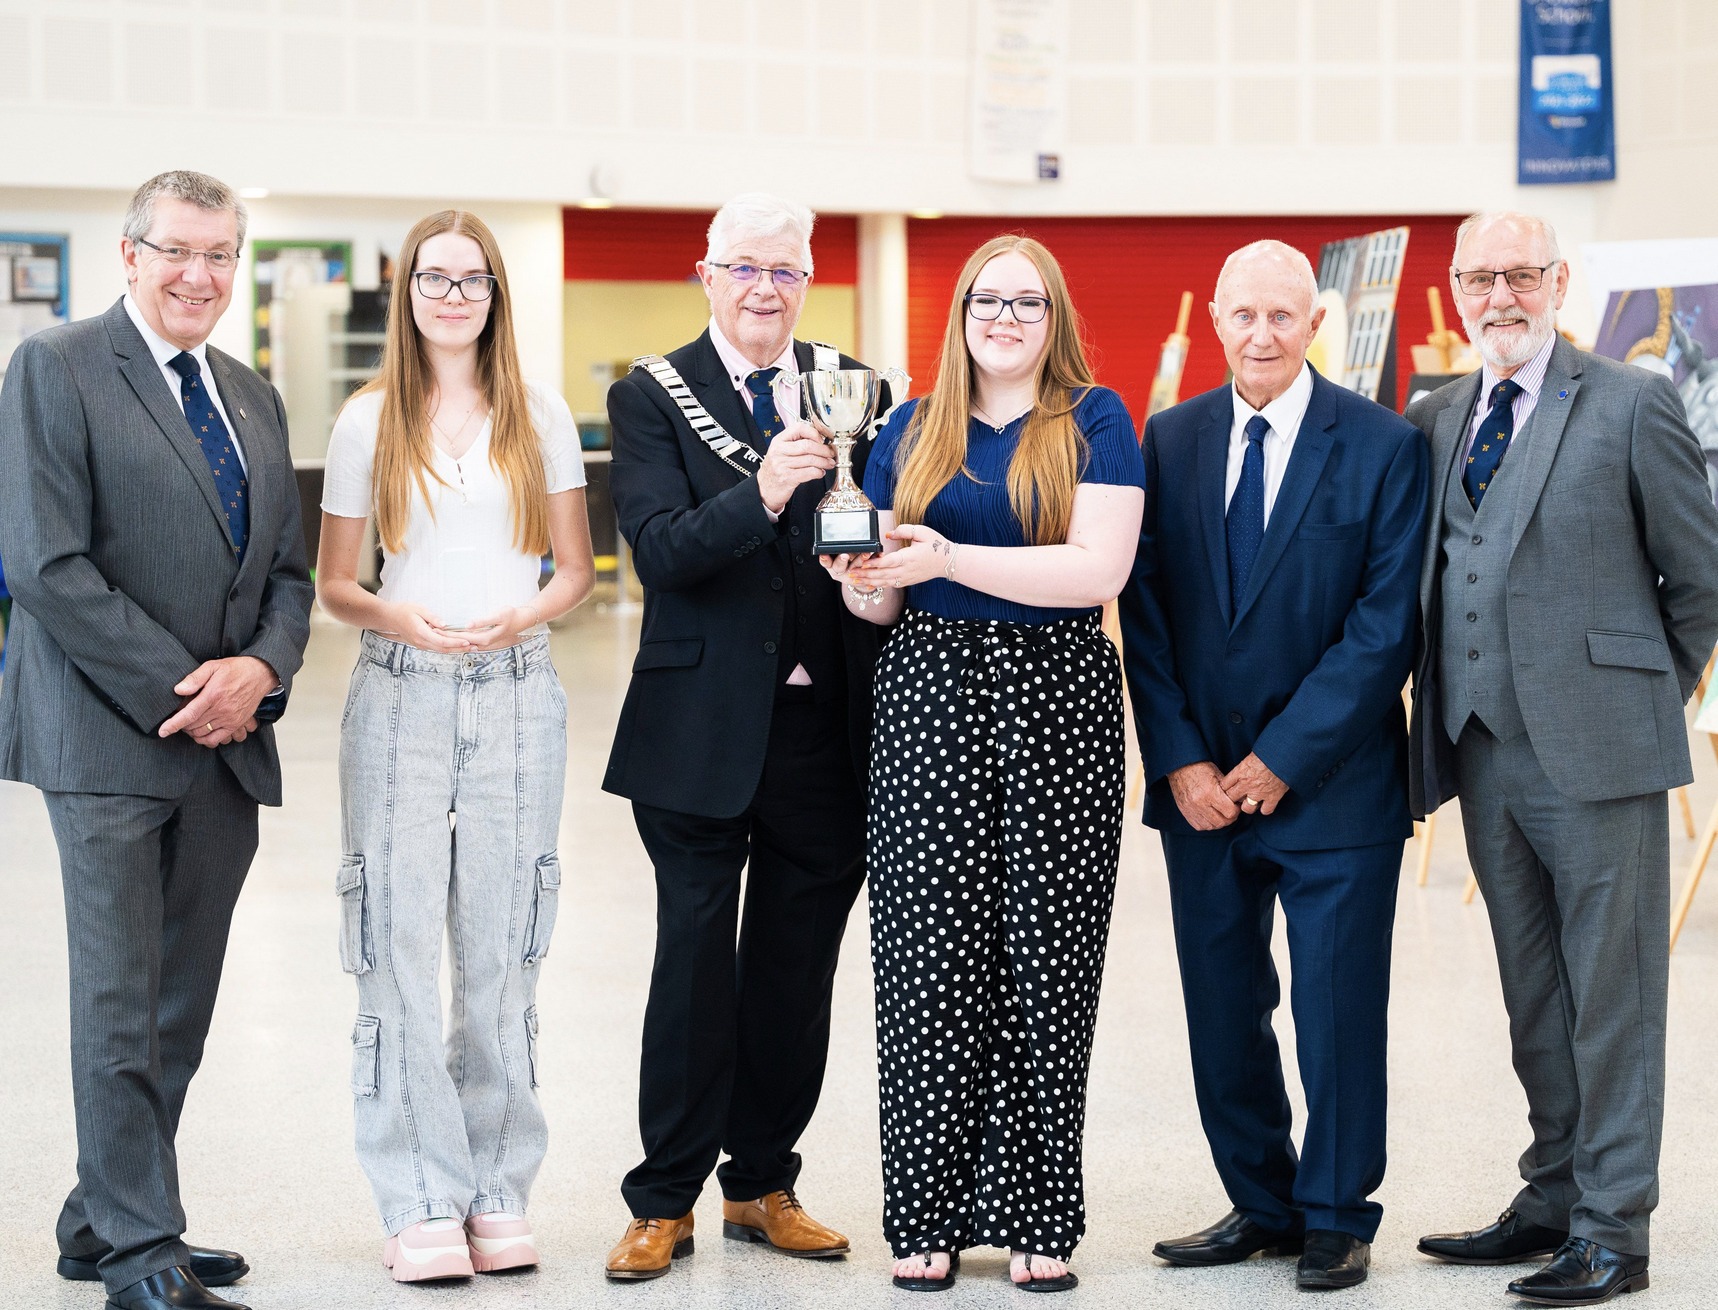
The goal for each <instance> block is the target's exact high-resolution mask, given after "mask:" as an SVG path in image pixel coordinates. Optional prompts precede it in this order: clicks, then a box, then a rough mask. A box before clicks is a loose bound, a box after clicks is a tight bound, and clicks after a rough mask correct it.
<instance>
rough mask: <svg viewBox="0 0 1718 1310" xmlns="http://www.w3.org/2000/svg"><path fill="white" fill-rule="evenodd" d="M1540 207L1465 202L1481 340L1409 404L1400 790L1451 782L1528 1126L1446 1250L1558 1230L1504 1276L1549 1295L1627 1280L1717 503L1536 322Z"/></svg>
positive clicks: (1511, 1242) (1561, 272) (1476, 332)
mask: <svg viewBox="0 0 1718 1310" xmlns="http://www.w3.org/2000/svg"><path fill="white" fill-rule="evenodd" d="M1568 282H1569V270H1568V265H1567V264H1566V263H1564V261H1563V259H1562V257H1561V255H1560V253H1559V251H1558V248H1557V237H1556V234H1555V233H1554V232H1553V231H1552V230H1551V227H1550V225H1549V224H1547V223H1545V222H1544V221H1543V220H1541V219H1537V218H1533V217H1530V216H1527V215H1523V214H1507V213H1506V214H1480V215H1476V216H1475V217H1473V218H1470V219H1468V220H1467V221H1466V222H1465V223H1463V224H1462V226H1461V228H1460V230H1459V231H1458V233H1457V235H1456V252H1455V263H1454V265H1453V267H1452V269H1451V286H1452V288H1453V291H1454V293H1455V299H1456V303H1457V305H1458V306H1459V307H1460V309H1461V314H1462V321H1463V323H1464V325H1465V326H1466V328H1467V331H1468V335H1469V336H1470V337H1471V338H1472V339H1473V341H1474V343H1475V345H1476V346H1478V348H1479V350H1480V353H1481V355H1482V357H1483V359H1484V361H1485V366H1484V368H1483V370H1482V372H1481V374H1479V375H1475V376H1473V377H1468V378H1464V379H1462V380H1461V381H1459V382H1452V383H1450V384H1449V385H1448V386H1445V387H1443V388H1441V389H1440V390H1438V391H1436V392H1434V393H1433V394H1432V395H1430V396H1428V397H1426V398H1425V399H1424V400H1422V401H1420V402H1419V403H1418V404H1417V405H1415V406H1413V407H1410V409H1409V410H1408V415H1407V416H1408V418H1409V420H1410V421H1412V422H1413V423H1414V424H1415V425H1416V426H1417V427H1419V428H1420V429H1421V430H1422V431H1424V432H1427V433H1429V434H1430V435H1431V441H1432V488H1431V502H1432V504H1431V508H1432V513H1431V527H1430V531H1429V536H1428V538H1427V546H1426V561H1425V566H1424V569H1423V572H1422V576H1421V583H1420V603H1421V615H1422V618H1423V620H1424V625H1425V629H1424V631H1425V643H1424V646H1423V650H1422V655H1421V660H1420V666H1419V669H1418V672H1417V674H1416V677H1415V685H1416V695H1415V704H1414V714H1413V724H1412V744H1411V751H1412V760H1411V766H1412V774H1413V777H1412V784H1413V793H1414V800H1415V805H1416V813H1418V814H1426V813H1430V812H1431V811H1433V810H1435V809H1436V808H1437V807H1438V806H1439V805H1440V804H1441V803H1442V802H1443V801H1445V800H1447V799H1448V798H1449V797H1450V796H1451V795H1454V794H1459V795H1460V797H1461V810H1462V823H1463V826H1464V827H1465V829H1466V832H1467V845H1468V857H1469V859H1470V860H1471V861H1472V863H1473V867H1474V872H1475V873H1476V875H1477V876H1478V878H1479V885H1480V889H1481V890H1482V891H1483V892H1484V894H1485V902H1486V908H1487V910H1488V912H1489V914H1490V917H1491V926H1492V936H1493V938H1494V940H1495V942H1496V945H1497V958H1498V968H1499V972H1500V973H1501V975H1502V981H1503V997H1504V1004H1505V1005H1506V1007H1507V1008H1508V1011H1509V1029H1510V1040H1511V1043H1512V1046H1513V1050H1514V1059H1515V1070H1516V1074H1517V1076H1518V1077H1519V1078H1520V1079H1521V1082H1522V1086H1523V1087H1524V1088H1525V1089H1526V1092H1527V1103H1528V1120H1529V1123H1530V1125H1531V1127H1532V1130H1533V1142H1532V1144H1531V1145H1530V1146H1529V1147H1528V1148H1527V1150H1526V1152H1525V1153H1524V1154H1523V1155H1522V1157H1521V1162H1520V1163H1521V1175H1522V1178H1523V1180H1524V1181H1525V1184H1526V1185H1525V1186H1524V1187H1523V1188H1522V1189H1521V1192H1520V1193H1519V1194H1518V1195H1517V1196H1516V1198H1515V1200H1514V1201H1513V1202H1512V1203H1511V1204H1510V1206H1509V1207H1508V1208H1507V1209H1505V1210H1504V1212H1503V1214H1502V1215H1501V1216H1500V1217H1499V1218H1498V1220H1497V1221H1496V1222H1495V1223H1493V1224H1491V1225H1489V1226H1487V1227H1485V1228H1481V1229H1477V1230H1473V1231H1469V1232H1463V1233H1444V1234H1438V1235H1434V1236H1430V1237H1426V1238H1423V1239H1422V1240H1421V1242H1420V1250H1421V1251H1423V1252H1425V1253H1426V1254H1428V1255H1432V1256H1436V1257H1438V1258H1439V1259H1443V1260H1449V1261H1453V1262H1456V1263H1464V1264H1507V1263H1511V1262H1513V1261H1518V1260H1527V1259H1531V1258H1532V1257H1534V1256H1542V1255H1546V1254H1552V1253H1554V1257H1553V1259H1552V1260H1551V1262H1550V1263H1549V1264H1548V1265H1546V1266H1545V1267H1544V1268H1542V1269H1540V1270H1539V1271H1537V1272H1535V1273H1533V1274H1531V1275H1529V1276H1527V1277H1523V1278H1520V1279H1517V1280H1516V1281H1514V1282H1512V1283H1510V1284H1509V1290H1510V1292H1512V1293H1514V1294H1515V1295H1517V1296H1522V1297H1526V1298H1528V1299H1530V1300H1534V1301H1539V1302H1542V1303H1546V1304H1551V1305H1590V1304H1595V1303H1597V1302H1599V1301H1604V1300H1608V1299H1609V1298H1610V1297H1612V1296H1614V1295H1615V1294H1616V1293H1618V1292H1625V1291H1633V1290H1637V1289H1639V1288H1643V1287H1645V1286H1646V1285H1647V1219H1648V1215H1649V1214H1650V1212H1651V1210H1652V1208H1653V1206H1654V1205H1655V1204H1656V1202H1657V1200H1658V1153H1659V1141H1660V1135H1661V1131H1660V1130H1661V1121H1662V1117H1663V1109H1664V1023H1665V995H1666V990H1667V984H1668V975H1669V900H1670V880H1669V840H1670V838H1669V818H1668V807H1667V804H1666V800H1665V792H1666V791H1667V790H1668V789H1669V788H1671V787H1674V786H1676V785H1678V784H1680V783H1685V782H1688V781H1689V780H1690V778H1691V776H1692V775H1691V772H1690V764H1689V757H1688V734H1687V729H1686V726H1685V723H1684V720H1683V706H1684V704H1685V703H1686V702H1687V699H1688V696H1689V694H1690V693H1691V692H1692V691H1693V689H1694V684H1695V681H1696V680H1697V679H1698V678H1699V676H1700V671H1701V669H1702V667H1703V666H1704V665H1705V663H1706V658H1707V655H1708V654H1709V653H1710V652H1711V650H1712V644H1713V641H1714V639H1718V510H1715V509H1714V507H1713V504H1712V501H1711V499H1710V497H1709V495H1708V493H1707V488H1706V476H1705V469H1704V465H1703V462H1702V460H1701V455H1700V448H1699V445H1698V443H1697V442H1696V440H1695V438H1694V434H1693V433H1692V432H1691V431H1690V430H1689V428H1688V424H1687V422H1686V420H1685V418H1684V416H1683V411H1682V403H1681V401H1680V400H1679V399H1678V398H1677V394H1676V391H1675V389H1674V388H1673V387H1672V386H1671V385H1670V383H1669V382H1668V381H1667V380H1665V379H1664V378H1661V377H1658V376H1656V375H1654V374H1652V373H1648V372H1646V371H1644V370H1641V369H1635V368H1630V367H1627V366H1625V365H1622V364H1617V363H1614V362H1613V361H1611V360H1608V359H1602V358H1599V357H1597V356H1594V355H1589V354H1585V353H1583V352H1582V351H1579V350H1576V349H1575V348H1574V347H1573V346H1570V345H1569V344H1567V343H1566V342H1564V341H1563V340H1562V339H1561V338H1559V337H1558V335H1557V332H1556V314H1557V310H1558V308H1559V307H1561V305H1562V303H1563V297H1564V294H1565V292H1566V290H1567V288H1568Z"/></svg>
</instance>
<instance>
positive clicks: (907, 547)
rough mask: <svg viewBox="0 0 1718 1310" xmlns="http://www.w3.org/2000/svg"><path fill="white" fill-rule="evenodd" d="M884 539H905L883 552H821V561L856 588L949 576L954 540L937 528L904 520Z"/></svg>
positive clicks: (832, 573) (912, 583)
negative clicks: (828, 553)
mask: <svg viewBox="0 0 1718 1310" xmlns="http://www.w3.org/2000/svg"><path fill="white" fill-rule="evenodd" d="M883 540H884V541H885V542H888V541H897V542H902V543H904V544H903V545H901V546H899V547H897V548H896V549H894V550H890V549H888V547H886V546H885V547H884V550H883V553H882V554H881V555H836V556H835V557H833V558H831V557H830V556H828V555H819V556H818V557H817V558H818V562H819V563H820V564H822V565H823V567H824V568H825V569H827V570H828V571H829V576H830V577H832V578H834V579H835V580H836V581H837V582H845V583H846V584H847V585H848V586H850V587H852V588H853V589H854V590H855V591H859V592H872V591H877V590H879V589H881V588H888V589H891V590H893V589H895V588H899V587H912V586H916V585H917V584H919V583H921V582H929V581H930V580H931V579H932V578H944V577H947V576H948V564H949V555H950V552H951V551H952V550H953V549H954V546H953V543H951V542H950V541H949V539H948V538H947V537H945V536H943V534H942V533H940V532H938V531H937V530H936V529H935V528H927V527H925V526H924V525H923V524H922V523H903V524H901V525H900V526H898V527H894V528H891V529H889V531H887V532H885V533H884V534H883Z"/></svg>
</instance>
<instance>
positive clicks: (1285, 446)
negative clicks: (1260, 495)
mask: <svg viewBox="0 0 1718 1310" xmlns="http://www.w3.org/2000/svg"><path fill="white" fill-rule="evenodd" d="M1229 391H1230V394H1231V395H1232V396H1233V398H1234V402H1235V421H1234V424H1233V425H1232V426H1231V427H1230V429H1229V467H1228V471H1227V474H1226V475H1225V479H1224V484H1223V505H1224V507H1225V508H1227V506H1228V504H1229V501H1230V500H1232V499H1233V498H1234V495H1235V487H1236V486H1237V485H1238V484H1239V483H1240V481H1241V463H1242V461H1243V460H1245V459H1246V457H1247V422H1248V420H1250V419H1251V418H1252V417H1253V416H1254V415H1255V414H1257V415H1262V416H1263V418H1264V420H1265V422H1267V423H1269V424H1270V425H1271V430H1270V431H1269V432H1267V433H1265V439H1264V440H1263V441H1262V442H1260V443H1259V444H1260V447H1261V449H1262V453H1263V454H1264V457H1265V522H1266V523H1267V524H1268V523H1270V521H1271V509H1272V508H1273V507H1274V506H1275V505H1276V503H1277V492H1279V491H1281V490H1282V485H1283V473H1284V472H1285V471H1287V469H1288V462H1289V456H1290V455H1292V454H1293V453H1294V439H1295V438H1296V437H1297V436H1299V435H1300V421H1301V420H1302V419H1303V418H1305V417H1306V407H1307V405H1309V404H1310V403H1311V402H1312V370H1311V369H1310V368H1308V367H1307V366H1306V364H1304V363H1302V364H1301V366H1300V372H1299V373H1298V374H1296V375H1295V380H1294V381H1293V382H1291V383H1289V385H1288V390H1287V391H1285V392H1283V394H1282V395H1280V396H1278V397H1277V398H1276V399H1275V400H1273V401H1271V402H1270V404H1268V405H1266V406H1265V407H1264V408H1263V409H1254V408H1253V407H1252V406H1251V405H1249V404H1248V403H1247V402H1246V401H1244V400H1242V399H1241V393H1240V392H1239V391H1236V390H1235V388H1234V385H1233V384H1231V385H1230V387H1229Z"/></svg>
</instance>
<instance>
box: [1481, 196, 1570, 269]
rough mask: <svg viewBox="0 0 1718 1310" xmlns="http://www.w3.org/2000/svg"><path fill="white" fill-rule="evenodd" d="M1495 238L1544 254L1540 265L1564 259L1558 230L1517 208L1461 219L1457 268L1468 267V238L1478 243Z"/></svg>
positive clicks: (1540, 259)
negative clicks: (1464, 256) (1465, 253)
mask: <svg viewBox="0 0 1718 1310" xmlns="http://www.w3.org/2000/svg"><path fill="white" fill-rule="evenodd" d="M1492 236H1497V237H1500V238H1502V239H1505V240H1509V241H1511V242H1513V243H1514V244H1517V245H1527V246H1531V247H1534V248H1536V249H1537V250H1538V251H1539V252H1540V255H1541V257H1540V258H1539V259H1538V261H1537V262H1538V263H1540V264H1555V263H1557V262H1558V261H1559V260H1561V259H1562V258H1563V252H1562V250H1561V249H1559V248H1558V245H1557V229H1556V228H1554V227H1552V226H1551V224H1549V223H1548V222H1546V221H1545V220H1544V219H1542V218H1540V217H1539V215H1537V214H1523V213H1521V212H1520V211H1519V210H1515V209H1494V210H1490V211H1488V212H1486V213H1481V214H1470V215H1468V217H1466V218H1464V219H1463V220H1462V223H1461V226H1460V227H1458V228H1457V229H1456V252H1455V267H1456V268H1457V269H1465V268H1466V267H1467V265H1466V264H1464V263H1462V248H1463V247H1464V246H1466V245H1467V244H1468V240H1469V238H1473V239H1475V240H1478V239H1480V238H1482V237H1492Z"/></svg>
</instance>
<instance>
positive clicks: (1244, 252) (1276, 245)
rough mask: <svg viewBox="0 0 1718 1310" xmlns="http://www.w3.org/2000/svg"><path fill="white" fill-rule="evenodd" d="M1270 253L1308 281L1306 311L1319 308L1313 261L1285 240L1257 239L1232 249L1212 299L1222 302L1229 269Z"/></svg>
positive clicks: (1224, 263)
mask: <svg viewBox="0 0 1718 1310" xmlns="http://www.w3.org/2000/svg"><path fill="white" fill-rule="evenodd" d="M1263 255H1268V256H1270V257H1271V258H1273V259H1278V260H1281V261H1282V262H1283V263H1285V264H1287V265H1288V266H1289V267H1290V268H1292V269H1294V271H1295V272H1297V273H1298V274H1300V275H1301V278H1302V279H1303V280H1304V281H1305V283H1306V312H1307V313H1309V314H1310V313H1312V311H1313V310H1315V309H1316V308H1318V275H1317V274H1316V273H1314V272H1313V271H1312V261H1311V260H1310V259H1308V258H1307V257H1306V256H1305V255H1304V254H1302V253H1301V252H1300V251H1298V250H1296V249H1295V248H1294V247H1293V246H1291V245H1289V244H1288V243H1287V242H1284V241H1255V242H1253V243H1252V244H1251V245H1245V246H1242V247H1241V248H1240V249H1239V250H1235V251H1231V252H1230V254H1229V257H1228V258H1227V259H1225V260H1224V261H1223V267H1222V269H1221V271H1219V272H1218V274H1217V287H1216V290H1214V291H1213V292H1212V293H1211V299H1212V300H1215V301H1217V302H1218V303H1221V302H1222V298H1223V297H1222V293H1223V280H1224V279H1225V278H1227V277H1228V276H1229V270H1230V269H1231V268H1233V267H1234V266H1235V265H1236V264H1238V263H1241V262H1242V261H1243V260H1248V259H1254V258H1257V257H1259V256H1263Z"/></svg>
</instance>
